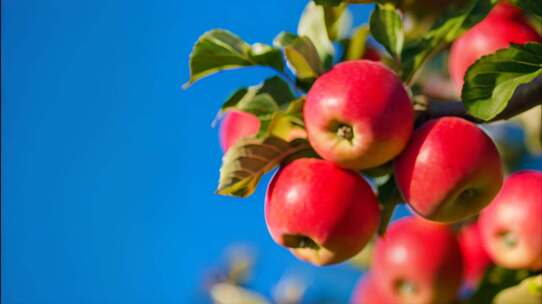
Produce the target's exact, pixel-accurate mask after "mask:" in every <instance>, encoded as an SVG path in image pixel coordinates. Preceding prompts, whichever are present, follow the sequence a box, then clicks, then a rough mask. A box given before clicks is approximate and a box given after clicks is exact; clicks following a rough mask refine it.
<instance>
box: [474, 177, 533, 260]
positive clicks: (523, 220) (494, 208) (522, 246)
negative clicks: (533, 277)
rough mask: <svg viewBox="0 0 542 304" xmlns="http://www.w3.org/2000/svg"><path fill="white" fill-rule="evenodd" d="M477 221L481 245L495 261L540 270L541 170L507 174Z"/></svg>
mask: <svg viewBox="0 0 542 304" xmlns="http://www.w3.org/2000/svg"><path fill="white" fill-rule="evenodd" d="M479 222H480V230H481V233H482V239H483V243H484V245H485V248H486V249H487V251H488V252H489V255H490V256H491V257H492V259H493V260H494V261H495V263H496V264H498V265H501V266H503V267H506V268H512V269H524V268H526V269H532V270H540V269H542V172H538V171H530V170H528V171H520V172H517V173H514V174H512V175H510V176H509V177H508V178H507V179H506V181H505V182H504V185H503V186H502V189H501V191H500V192H499V194H498V195H497V197H496V198H495V199H494V200H493V202H492V203H491V204H490V205H489V207H487V208H486V209H484V210H483V211H482V213H481V215H480V219H479Z"/></svg>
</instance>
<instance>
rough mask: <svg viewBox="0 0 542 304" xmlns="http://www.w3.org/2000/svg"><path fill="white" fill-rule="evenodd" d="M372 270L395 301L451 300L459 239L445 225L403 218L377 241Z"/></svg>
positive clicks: (440, 303) (430, 303)
mask: <svg viewBox="0 0 542 304" xmlns="http://www.w3.org/2000/svg"><path fill="white" fill-rule="evenodd" d="M372 274H373V276H374V280H375V281H376V284H378V286H379V288H380V289H381V290H382V292H384V293H385V294H386V295H388V296H389V297H391V299H392V302H393V303H395V304H402V303H406V304H412V303H417V304H446V303H450V302H452V301H453V300H454V299H455V298H456V296H457V293H458V290H459V288H460V285H461V275H462V261H461V251H460V248H459V243H458V242H457V239H456V238H455V236H454V234H453V232H452V231H451V230H450V228H449V227H448V226H446V225H443V224H437V223H433V222H429V221H426V220H423V219H421V218H417V217H408V218H403V219H401V220H399V221H397V222H394V223H392V224H391V225H390V227H389V228H388V231H387V232H386V234H385V235H384V236H383V237H382V238H381V239H379V240H378V241H377V243H376V248H375V253H374V262H373V268H372Z"/></svg>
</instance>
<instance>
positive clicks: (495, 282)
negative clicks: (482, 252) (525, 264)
mask: <svg viewBox="0 0 542 304" xmlns="http://www.w3.org/2000/svg"><path fill="white" fill-rule="evenodd" d="M530 275H532V274H531V273H529V271H527V270H510V269H505V268H502V267H499V266H490V267H489V268H488V269H487V270H486V272H485V273H484V277H483V278H482V280H481V282H480V283H479V284H478V288H477V289H476V291H475V293H474V294H473V295H472V296H471V297H470V298H469V299H468V300H467V301H465V303H464V304H480V303H491V301H492V300H493V299H494V298H495V296H496V295H497V294H498V293H499V292H500V291H502V290H504V289H506V288H509V287H513V286H515V285H517V284H518V283H520V282H521V281H522V280H524V279H525V278H527V277H529V276H530ZM507 304H509V303H507Z"/></svg>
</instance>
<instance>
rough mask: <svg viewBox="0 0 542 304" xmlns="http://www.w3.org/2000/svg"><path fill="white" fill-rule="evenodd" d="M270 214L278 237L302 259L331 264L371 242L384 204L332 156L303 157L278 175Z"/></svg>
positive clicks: (272, 186)
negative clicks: (332, 159) (330, 157)
mask: <svg viewBox="0 0 542 304" xmlns="http://www.w3.org/2000/svg"><path fill="white" fill-rule="evenodd" d="M265 220H266V223H267V228H268V230H269V232H270V233H271V236H272V237H273V240H275V242H277V243H278V244H280V245H282V246H284V247H287V248H289V249H290V251H291V252H292V253H293V254H294V255H295V256H296V257H298V258H300V259H302V260H305V261H308V262H311V263H313V264H315V265H328V264H334V263H339V262H342V261H344V260H346V259H349V258H351V257H353V256H354V255H356V253H358V252H359V251H360V250H361V249H362V248H363V247H364V246H365V245H366V244H367V243H368V242H369V240H370V239H371V237H372V236H373V234H374V233H375V232H376V229H377V227H378V224H379V221H380V209H379V206H378V203H377V199H376V197H375V194H374V193H373V191H372V189H371V187H370V186H369V184H368V183H367V182H365V180H364V179H363V178H362V177H361V176H360V175H358V174H356V173H355V172H352V171H350V170H346V169H343V168H341V167H339V166H337V165H336V164H334V163H332V162H330V161H326V160H321V159H315V158H301V159H297V160H294V161H293V162H291V163H289V164H287V165H286V166H284V167H283V168H281V169H280V170H279V171H278V172H277V173H276V174H275V176H273V178H272V180H271V182H270V183H269V186H268V188H267V194H266V198H265Z"/></svg>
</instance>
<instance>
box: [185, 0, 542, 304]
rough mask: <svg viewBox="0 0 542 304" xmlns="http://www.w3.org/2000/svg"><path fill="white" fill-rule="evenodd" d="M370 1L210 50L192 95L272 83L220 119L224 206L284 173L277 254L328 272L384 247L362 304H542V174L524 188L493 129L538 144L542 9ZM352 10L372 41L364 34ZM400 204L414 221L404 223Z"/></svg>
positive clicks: (272, 198)
mask: <svg viewBox="0 0 542 304" xmlns="http://www.w3.org/2000/svg"><path fill="white" fill-rule="evenodd" d="M297 1H299V0H297ZM371 2H373V1H370V0H363V1H341V0H314V1H309V3H308V4H307V6H306V8H305V10H304V12H303V15H302V16H301V19H300V21H299V26H298V31H297V32H296V33H290V32H282V33H279V34H278V35H277V36H276V38H275V39H274V41H273V43H272V44H265V43H252V44H250V43H247V42H245V41H243V40H242V39H241V38H240V37H238V36H237V35H235V34H234V33H231V32H229V31H227V30H222V29H215V30H211V31H209V32H206V33H204V34H203V35H202V36H201V37H200V39H199V40H198V41H197V42H196V44H195V45H194V48H193V50H192V53H191V55H190V59H189V60H190V79H189V81H188V83H187V84H186V85H185V87H188V86H189V85H191V84H192V83H193V82H195V81H197V80H199V79H201V78H203V77H205V76H208V75H210V74H213V73H216V72H219V71H223V70H229V69H234V68H242V67H250V66H263V67H267V68H269V69H272V70H274V71H275V72H276V76H274V77H272V78H269V79H265V80H263V81H261V82H260V83H258V84H255V85H253V86H249V87H244V88H240V89H238V90H237V91H235V92H233V94H231V95H230V96H229V97H228V98H227V99H226V101H225V102H224V104H223V106H222V108H221V109H219V117H221V124H220V135H219V137H220V143H221V146H222V148H223V150H224V156H223V159H222V167H221V168H220V179H219V184H218V189H217V193H218V194H221V195H229V196H236V197H246V196H249V195H251V194H252V193H253V192H254V190H255V188H256V187H257V186H258V183H259V181H260V179H261V177H262V176H263V175H264V174H266V173H268V172H271V171H273V170H275V169H277V170H276V171H275V173H274V175H273V177H272V179H271V182H270V183H269V185H268V186H267V194H266V197H265V199H262V200H264V204H265V222H266V224H267V227H268V230H269V233H270V236H271V237H272V239H273V240H274V241H275V242H276V243H277V244H278V245H280V246H283V247H285V248H286V249H288V250H289V251H290V252H291V253H292V255H294V256H295V257H297V258H299V259H301V260H304V261H306V262H307V263H311V264H314V265H318V266H325V265H330V264H336V263H341V262H345V261H347V260H350V259H352V258H354V257H355V256H356V255H358V254H359V253H360V252H362V251H363V250H364V248H373V251H372V256H373V258H372V263H371V265H369V266H368V268H369V273H368V274H367V275H366V276H364V278H363V279H362V280H361V281H360V284H359V286H358V287H357V288H356V290H355V291H353V293H352V294H353V296H352V302H353V303H367V304H371V303H373V304H376V303H393V304H401V303H408V304H417V303H422V304H425V303H427V304H430V303H434V304H437V303H438V304H446V303H507V304H514V303H542V274H541V272H542V172H541V171H537V170H522V171H518V172H510V170H509V168H508V167H507V165H506V159H507V157H508V155H507V154H503V149H502V148H501V147H500V146H498V145H497V143H496V142H495V141H494V139H492V137H491V136H490V134H489V133H488V131H487V130H486V127H491V124H492V123H493V122H497V121H502V120H508V119H512V118H515V117H517V116H519V115H523V113H524V112H529V113H532V112H533V111H534V112H536V111H538V112H536V113H537V114H534V116H531V118H530V121H531V123H533V121H534V124H535V129H537V128H538V133H537V134H538V135H537V136H535V137H538V138H536V140H535V142H536V143H535V145H538V146H540V144H541V142H542V137H541V136H540V125H541V121H542V116H541V114H540V113H541V108H542V106H541V104H542V37H541V33H542V2H540V0H514V1H512V0H509V1H507V2H504V1H498V0H439V1H428V0H422V1H416V0H413V1H403V0H401V1H399V0H380V1H375V3H371ZM369 3H371V4H369ZM353 5H372V6H371V8H372V9H373V11H372V14H371V17H370V19H369V21H368V23H367V24H361V25H359V26H357V27H355V28H351V27H350V23H351V22H349V20H350V19H351V18H350V16H349V14H350V13H349V6H353ZM531 128H532V127H531ZM539 169H540V168H539ZM399 204H406V205H407V206H408V207H409V209H410V210H412V213H413V214H412V216H409V217H407V218H403V219H400V220H398V221H393V222H391V221H390V219H391V216H392V214H393V211H394V209H395V208H396V206H398V205H399ZM368 244H370V246H367V245H368Z"/></svg>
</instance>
